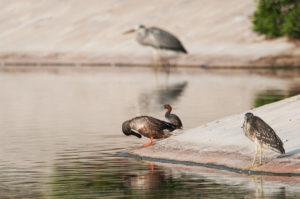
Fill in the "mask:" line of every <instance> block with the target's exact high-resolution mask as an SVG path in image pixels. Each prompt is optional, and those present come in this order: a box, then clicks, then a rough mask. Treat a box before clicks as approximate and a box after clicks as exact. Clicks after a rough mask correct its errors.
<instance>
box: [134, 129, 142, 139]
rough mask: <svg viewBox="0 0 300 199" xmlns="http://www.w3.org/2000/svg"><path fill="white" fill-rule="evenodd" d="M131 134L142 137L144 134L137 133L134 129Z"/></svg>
mask: <svg viewBox="0 0 300 199" xmlns="http://www.w3.org/2000/svg"><path fill="white" fill-rule="evenodd" d="M131 135H134V136H136V137H138V138H142V136H141V135H140V134H138V133H136V132H134V131H131Z"/></svg>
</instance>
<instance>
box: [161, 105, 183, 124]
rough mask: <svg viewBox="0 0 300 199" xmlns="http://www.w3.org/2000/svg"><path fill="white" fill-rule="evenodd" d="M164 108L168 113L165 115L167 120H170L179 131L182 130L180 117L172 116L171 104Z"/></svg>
mask: <svg viewBox="0 0 300 199" xmlns="http://www.w3.org/2000/svg"><path fill="white" fill-rule="evenodd" d="M164 108H165V109H167V112H166V114H165V118H166V119H167V120H169V122H170V123H172V124H174V125H175V126H176V128H177V129H182V122H181V120H180V119H179V117H178V116H177V115H175V114H171V111H172V107H171V105H169V104H165V105H164Z"/></svg>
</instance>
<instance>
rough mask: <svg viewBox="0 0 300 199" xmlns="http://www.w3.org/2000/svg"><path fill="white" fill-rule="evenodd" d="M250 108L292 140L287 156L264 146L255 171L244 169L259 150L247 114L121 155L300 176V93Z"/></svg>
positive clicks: (205, 125) (289, 142)
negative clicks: (245, 127)
mask: <svg viewBox="0 0 300 199" xmlns="http://www.w3.org/2000/svg"><path fill="white" fill-rule="evenodd" d="M233 106H234V104H233ZM249 111H250V112H252V113H254V114H255V115H257V116H259V117H261V118H262V119H263V120H265V121H266V122H267V123H268V124H269V125H270V126H271V127H272V128H273V129H274V130H275V132H276V133H277V135H279V137H280V138H281V139H282V140H286V139H287V140H288V141H287V142H286V143H285V144H284V147H285V150H286V154H285V155H280V154H278V153H276V152H273V151H271V150H267V149H264V153H263V162H264V163H265V164H264V165H262V166H260V167H257V168H253V169H251V171H249V170H244V169H245V168H247V167H248V166H250V165H251V163H252V159H253V155H254V152H255V148H254V144H253V143H252V142H251V141H250V140H249V139H248V138H247V137H246V136H245V135H244V133H243V131H242V128H241V127H242V124H243V118H244V113H241V114H237V115H232V116H228V117H225V118H222V119H219V120H216V121H213V122H210V123H207V124H204V125H202V126H199V127H197V128H193V129H185V130H182V131H177V132H175V135H173V136H171V137H170V138H168V139H165V140H161V141H156V142H154V144H153V145H152V146H149V147H145V148H140V149H132V150H130V151H128V152H126V153H122V154H121V155H127V156H131V157H134V158H140V159H144V160H150V161H151V160H152V161H158V162H166V163H175V164H185V165H189V164H190V165H193V166H205V167H210V168H217V169H223V170H228V171H233V172H241V173H249V174H261V175H264V174H266V175H286V176H300V95H298V96H295V97H291V98H288V99H285V100H282V101H279V102H275V103H272V104H269V105H265V106H262V107H259V108H257V109H253V110H249ZM247 112H248V111H247ZM183 122H184V121H183Z"/></svg>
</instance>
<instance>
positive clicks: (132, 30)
mask: <svg viewBox="0 0 300 199" xmlns="http://www.w3.org/2000/svg"><path fill="white" fill-rule="evenodd" d="M135 31H136V30H135V29H130V30H127V31H125V32H123V35H125V34H129V33H133V32H135Z"/></svg>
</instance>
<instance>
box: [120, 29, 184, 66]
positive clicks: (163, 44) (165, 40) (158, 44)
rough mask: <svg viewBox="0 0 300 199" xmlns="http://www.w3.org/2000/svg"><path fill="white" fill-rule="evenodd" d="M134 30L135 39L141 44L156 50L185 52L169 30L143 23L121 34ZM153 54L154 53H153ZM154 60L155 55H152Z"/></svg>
mask: <svg viewBox="0 0 300 199" xmlns="http://www.w3.org/2000/svg"><path fill="white" fill-rule="evenodd" d="M133 32H136V40H137V42H138V43H139V44H141V45H143V46H151V47H153V48H155V49H156V50H160V49H163V50H170V51H175V52H180V53H184V54H187V53H188V52H187V50H186V49H185V48H184V47H183V45H182V44H181V42H180V41H179V39H178V38H177V37H175V36H174V35H173V34H171V33H170V32H167V31H165V30H162V29H160V28H157V27H149V28H147V27H146V26H144V25H137V26H135V27H134V28H133V29H131V30H128V31H126V32H124V33H123V34H128V33H133ZM154 56H155V55H154ZM154 60H155V62H156V61H157V60H156V57H154Z"/></svg>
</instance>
